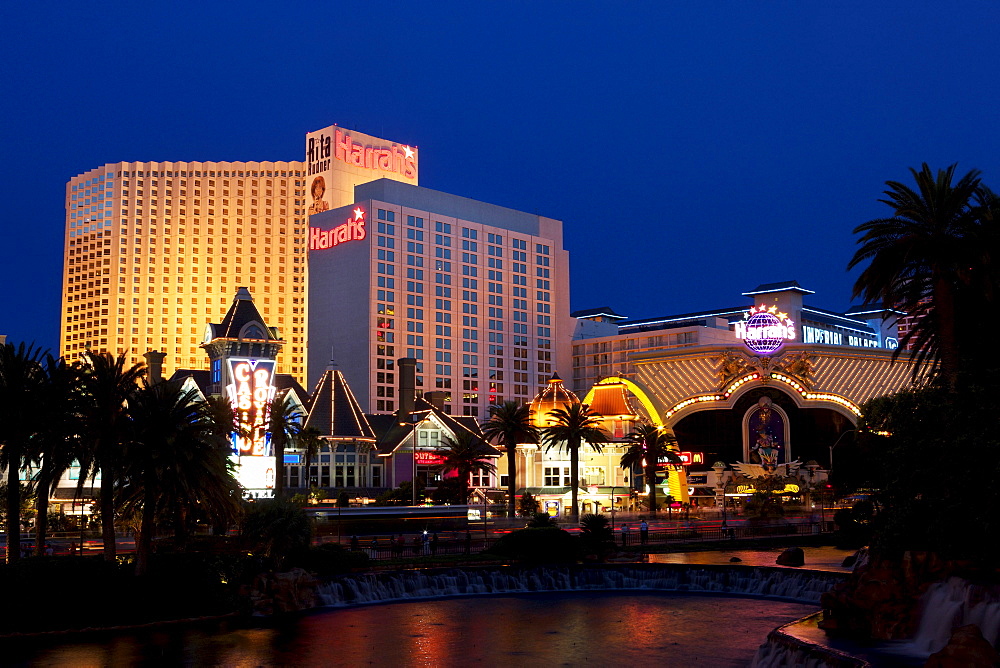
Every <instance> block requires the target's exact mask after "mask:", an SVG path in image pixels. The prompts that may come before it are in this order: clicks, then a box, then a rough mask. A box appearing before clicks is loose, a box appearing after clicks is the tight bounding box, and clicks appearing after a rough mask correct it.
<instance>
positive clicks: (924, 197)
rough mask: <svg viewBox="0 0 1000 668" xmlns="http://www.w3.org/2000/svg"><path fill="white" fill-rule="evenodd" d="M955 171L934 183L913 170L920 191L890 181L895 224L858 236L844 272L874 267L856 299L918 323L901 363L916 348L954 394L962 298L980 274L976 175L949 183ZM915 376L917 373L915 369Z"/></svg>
mask: <svg viewBox="0 0 1000 668" xmlns="http://www.w3.org/2000/svg"><path fill="white" fill-rule="evenodd" d="M955 168H956V165H951V166H949V167H948V168H946V169H942V170H938V172H937V175H936V176H935V174H934V173H932V171H931V168H930V167H929V166H928V165H927V164H926V163H924V164H923V165H922V167H921V170H920V171H919V172H918V171H917V170H915V169H912V168H911V169H910V173H911V174H912V175H913V178H914V181H915V182H916V189H913V188H911V187H909V186H907V185H904V184H902V183H899V182H897V181H887V182H886V185H887V186H888V188H889V189H888V190H886V191H884V192H885V195H886V198H887V199H883V200H879V201H881V202H883V203H884V204H886V205H888V206H889V207H890V208H891V209H892V211H893V215H892V217H891V218H877V219H875V220H870V221H868V222H867V223H863V224H861V225H859V226H857V227H856V228H855V229H854V233H855V234H860V235H861V237H860V238H859V239H858V244H859V245H860V246H861V247H860V248H858V250H857V251H856V252H855V253H854V257H852V258H851V261H850V263H848V265H847V268H848V269H853V268H854V267H856V266H857V265H859V264H861V263H863V262H869V264H868V266H867V267H866V268H865V269H864V271H862V272H861V275H860V276H859V277H858V280H857V281H856V282H855V284H854V296H855V297H857V296H863V297H864V299H865V301H866V302H868V303H872V304H882V305H884V306H886V307H891V308H899V309H902V310H904V311H907V312H908V313H909V314H910V315H911V316H912V317H914V318H915V320H916V325H915V327H914V329H913V330H912V331H911V332H909V333H907V335H906V336H905V337H904V338H903V341H901V344H902V345H901V346H900V347H899V348H897V350H896V353H895V354H896V355H898V354H899V352H901V351H902V349H903V348H904V347H906V346H907V345H908V344H911V343H912V345H913V348H914V350H915V359H916V360H917V361H919V362H925V361H926V362H930V363H931V365H932V366H933V367H934V368H935V369H936V370H938V371H939V372H940V374H941V375H942V377H943V378H944V379H945V380H946V381H947V383H948V384H949V386H951V387H954V386H955V384H956V381H957V378H958V373H959V370H960V367H961V366H962V362H963V360H962V356H963V352H964V351H963V348H964V346H963V341H962V340H961V334H960V332H961V328H962V325H961V323H960V322H959V319H960V318H961V317H963V315H964V314H963V313H960V310H959V308H958V304H959V293H960V292H961V291H962V289H963V287H964V286H965V285H967V284H968V283H969V282H970V279H971V277H970V276H969V275H968V272H969V271H970V267H976V266H977V265H978V264H979V263H978V262H977V259H978V258H977V252H978V251H979V250H981V249H977V248H976V246H977V244H975V243H974V240H975V239H976V236H977V235H976V234H975V232H976V227H977V219H978V217H979V216H978V215H977V213H978V212H977V207H976V200H975V198H976V196H977V193H981V184H980V179H979V172H978V171H976V170H972V171H970V172H968V173H967V174H966V175H965V176H963V177H961V178H960V179H959V180H958V181H957V182H955V183H952V181H953V178H954V176H955ZM915 368H916V367H915Z"/></svg>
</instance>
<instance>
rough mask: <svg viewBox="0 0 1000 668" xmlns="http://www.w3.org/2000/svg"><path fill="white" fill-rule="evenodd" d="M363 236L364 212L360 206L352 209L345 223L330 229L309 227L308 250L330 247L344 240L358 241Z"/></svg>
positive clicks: (364, 234)
mask: <svg viewBox="0 0 1000 668" xmlns="http://www.w3.org/2000/svg"><path fill="white" fill-rule="evenodd" d="M365 236H366V233H365V212H364V211H363V210H362V209H361V207H358V208H357V209H355V210H354V215H353V216H352V217H351V218H348V219H347V222H346V223H344V224H343V225H338V226H337V227H335V228H333V229H332V230H321V229H319V228H318V227H310V228H309V250H323V249H324V248H332V247H334V246H336V245H337V244H342V243H344V242H345V241H360V240H362V239H364V238H365Z"/></svg>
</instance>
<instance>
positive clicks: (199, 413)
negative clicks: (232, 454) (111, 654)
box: [119, 381, 241, 575]
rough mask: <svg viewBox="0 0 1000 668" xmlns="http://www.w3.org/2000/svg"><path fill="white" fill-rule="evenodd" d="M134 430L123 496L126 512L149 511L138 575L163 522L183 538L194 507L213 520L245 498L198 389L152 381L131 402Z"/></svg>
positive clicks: (139, 552) (143, 517) (224, 443)
mask: <svg viewBox="0 0 1000 668" xmlns="http://www.w3.org/2000/svg"><path fill="white" fill-rule="evenodd" d="M129 416H130V418H131V426H132V433H131V438H130V439H129V440H128V442H127V444H126V448H125V456H126V457H125V459H126V462H127V464H126V468H125V470H124V472H123V476H122V482H123V484H122V486H121V489H120V491H119V498H120V500H121V501H122V510H123V511H124V512H126V513H128V512H138V513H139V514H140V515H141V522H140V529H139V541H138V543H137V544H136V575H143V574H145V573H147V572H148V569H149V556H150V552H151V548H152V540H153V536H154V534H155V533H156V529H157V523H158V520H161V519H162V520H167V521H171V522H173V524H174V529H175V532H176V533H177V534H178V537H179V538H182V537H183V536H184V535H185V524H186V521H187V517H188V516H189V514H190V513H191V512H192V510H193V509H194V508H196V507H197V508H199V509H201V510H203V511H205V512H207V513H208V514H209V516H210V519H213V520H219V519H222V518H226V519H233V518H235V515H236V513H237V509H238V507H239V499H240V496H241V492H240V488H239V484H238V483H237V482H236V479H235V478H234V477H233V475H232V470H231V467H230V465H229V461H228V453H229V445H228V442H227V441H226V440H225V438H222V437H220V430H219V429H218V428H217V426H216V425H215V424H214V423H213V421H212V416H211V413H210V411H209V410H208V408H207V406H206V404H205V403H204V402H203V401H201V400H200V395H199V393H198V392H197V391H196V390H185V389H184V388H183V384H182V383H181V382H177V381H166V382H160V383H156V384H153V385H149V384H145V385H144V386H143V387H142V388H141V389H140V390H139V391H137V392H136V393H135V395H134V396H133V397H132V398H131V401H130V403H129Z"/></svg>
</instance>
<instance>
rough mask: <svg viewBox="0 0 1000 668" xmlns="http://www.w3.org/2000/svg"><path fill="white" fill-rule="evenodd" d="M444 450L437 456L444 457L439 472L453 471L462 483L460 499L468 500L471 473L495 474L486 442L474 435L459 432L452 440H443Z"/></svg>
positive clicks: (495, 468)
mask: <svg viewBox="0 0 1000 668" xmlns="http://www.w3.org/2000/svg"><path fill="white" fill-rule="evenodd" d="M443 442H444V445H445V449H444V450H439V451H438V454H440V455H442V456H443V457H444V461H443V462H442V463H441V470H442V471H443V472H445V473H448V472H450V471H454V472H455V474H456V475H457V476H458V479H459V480H460V481H461V483H462V499H463V500H464V501H466V502H468V500H469V478H470V476H472V474H473V473H495V472H496V470H497V467H496V464H494V463H493V462H492V461H490V456H489V452H488V450H487V447H488V446H487V445H486V442H485V441H483V440H482V439H481V438H479V437H477V436H476V435H475V434H473V433H471V432H467V431H461V432H458V433H456V434H455V437H454V438H448V437H445V438H444V439H443Z"/></svg>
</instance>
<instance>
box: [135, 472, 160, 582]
mask: <svg viewBox="0 0 1000 668" xmlns="http://www.w3.org/2000/svg"><path fill="white" fill-rule="evenodd" d="M155 484H156V483H155V481H154V482H152V483H151V482H150V481H149V480H147V481H146V490H145V491H144V492H143V496H144V498H143V500H142V520H141V523H140V525H139V542H138V544H136V546H135V574H136V575H146V573H148V572H149V555H150V553H151V552H152V550H153V525H154V524H155V520H156V502H155V500H154V498H153V496H154V489H155Z"/></svg>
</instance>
